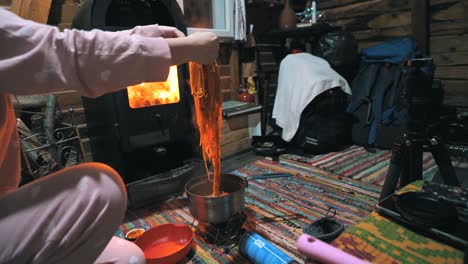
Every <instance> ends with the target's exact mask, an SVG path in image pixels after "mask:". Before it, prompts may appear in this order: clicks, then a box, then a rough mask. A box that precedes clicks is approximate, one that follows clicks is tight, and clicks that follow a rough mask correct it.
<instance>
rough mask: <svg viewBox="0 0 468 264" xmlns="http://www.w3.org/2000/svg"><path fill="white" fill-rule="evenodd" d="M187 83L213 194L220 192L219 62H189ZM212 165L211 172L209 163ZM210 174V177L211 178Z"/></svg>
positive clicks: (220, 111)
mask: <svg viewBox="0 0 468 264" xmlns="http://www.w3.org/2000/svg"><path fill="white" fill-rule="evenodd" d="M189 66H190V87H191V89H192V95H193V98H194V101H195V113H196V121H197V125H198V130H199V132H200V146H201V148H202V153H203V160H204V161H205V169H206V174H207V175H208V179H209V180H211V181H213V193H212V196H219V195H220V194H221V193H220V185H221V125H222V103H223V100H222V92H221V89H220V88H219V75H218V66H217V65H216V64H212V65H200V64H197V63H193V62H191V63H190V64H189ZM209 162H211V164H212V165H213V175H211V174H210V172H209V169H208V165H209ZM211 176H212V177H213V178H211Z"/></svg>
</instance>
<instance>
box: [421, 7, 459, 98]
mask: <svg viewBox="0 0 468 264" xmlns="http://www.w3.org/2000/svg"><path fill="white" fill-rule="evenodd" d="M430 4H431V27H430V55H431V56H432V57H433V58H434V61H435V63H436V66H437V68H436V77H437V78H440V79H442V81H443V85H444V86H443V87H444V89H445V93H446V96H445V99H446V102H447V103H450V104H453V105H460V106H465V107H468V1H467V0H458V1H454V0H431V1H430Z"/></svg>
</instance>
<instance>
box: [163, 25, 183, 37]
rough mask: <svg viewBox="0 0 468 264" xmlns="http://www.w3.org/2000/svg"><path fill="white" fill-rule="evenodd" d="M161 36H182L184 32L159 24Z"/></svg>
mask: <svg viewBox="0 0 468 264" xmlns="http://www.w3.org/2000/svg"><path fill="white" fill-rule="evenodd" d="M159 31H160V32H161V37H163V38H182V37H185V34H184V33H183V32H182V31H180V30H178V29H177V28H175V27H168V26H159Z"/></svg>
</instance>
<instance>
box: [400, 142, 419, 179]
mask: <svg viewBox="0 0 468 264" xmlns="http://www.w3.org/2000/svg"><path fill="white" fill-rule="evenodd" d="M408 151H409V155H408V162H409V167H408V170H407V172H408V174H407V175H404V176H406V177H402V182H401V186H406V185H408V184H410V183H411V182H414V181H417V180H422V161H423V149H422V145H421V144H413V145H412V146H410V147H409V150H408Z"/></svg>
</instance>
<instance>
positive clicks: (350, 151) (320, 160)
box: [281, 146, 438, 186]
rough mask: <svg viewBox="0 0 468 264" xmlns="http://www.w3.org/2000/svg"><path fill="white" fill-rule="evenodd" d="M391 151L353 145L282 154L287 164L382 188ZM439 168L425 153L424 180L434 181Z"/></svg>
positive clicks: (283, 160)
mask: <svg viewBox="0 0 468 264" xmlns="http://www.w3.org/2000/svg"><path fill="white" fill-rule="evenodd" d="M391 154H392V152H391V151H390V150H379V149H373V150H372V151H368V150H366V149H365V148H363V147H359V146H351V147H349V148H347V149H345V150H343V151H340V152H332V153H328V154H324V155H315V156H311V155H308V156H297V155H290V154H287V155H282V156H281V159H282V162H283V163H284V164H295V166H299V164H304V166H314V167H318V168H320V169H323V170H325V171H328V172H331V173H334V174H337V175H340V176H343V177H350V178H353V179H356V180H361V181H364V182H369V183H374V184H377V185H380V186H382V185H383V183H384V180H385V175H386V173H387V170H388V166H389V164H390V157H391ZM437 171H438V168H437V166H436V164H435V162H434V159H433V158H432V154H431V153H429V152H424V154H423V176H424V177H423V178H424V180H428V179H432V177H434V175H435V174H436V173H437Z"/></svg>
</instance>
